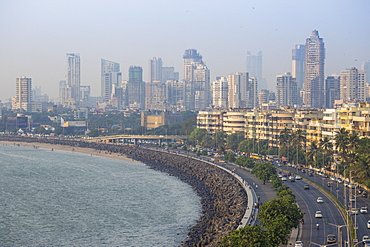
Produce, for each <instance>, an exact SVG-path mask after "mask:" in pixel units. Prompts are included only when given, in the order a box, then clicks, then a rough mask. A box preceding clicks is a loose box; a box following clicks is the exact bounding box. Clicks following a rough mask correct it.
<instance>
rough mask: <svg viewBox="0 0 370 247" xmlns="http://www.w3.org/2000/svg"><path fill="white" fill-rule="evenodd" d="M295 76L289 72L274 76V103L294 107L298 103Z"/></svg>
mask: <svg viewBox="0 0 370 247" xmlns="http://www.w3.org/2000/svg"><path fill="white" fill-rule="evenodd" d="M298 97H299V96H298V88H297V81H296V78H293V76H292V75H291V74H290V73H285V75H278V76H276V103H277V105H278V106H279V107H280V106H289V107H294V106H295V105H297V104H298Z"/></svg>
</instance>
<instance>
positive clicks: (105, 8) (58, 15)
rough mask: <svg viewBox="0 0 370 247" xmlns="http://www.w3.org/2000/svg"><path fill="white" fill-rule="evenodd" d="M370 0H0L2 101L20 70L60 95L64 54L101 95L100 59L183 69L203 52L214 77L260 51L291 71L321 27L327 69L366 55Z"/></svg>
mask: <svg viewBox="0 0 370 247" xmlns="http://www.w3.org/2000/svg"><path fill="white" fill-rule="evenodd" d="M369 13H370V0H289V1H288V0H256V1H249V0H243V1H233V0H222V1H221V0H186V1H177V0H167V1H165V0H152V1H149V0H101V1H96V0H63V1H61V0H23V1H22V0H0V41H1V43H0V54H1V61H0V68H1V69H0V85H1V90H0V100H4V99H9V98H10V97H12V96H15V81H16V78H17V77H20V76H27V77H31V78H32V82H33V87H35V86H41V87H42V93H47V94H49V95H50V96H51V97H58V85H59V81H60V80H63V79H65V75H66V65H67V61H66V53H70V52H75V53H80V56H81V85H90V86H91V90H92V96H99V95H100V59H101V58H103V59H107V60H111V61H115V62H118V63H120V64H121V71H122V72H123V79H126V78H127V75H128V69H129V66H130V65H136V66H142V67H143V69H144V75H143V76H144V78H145V80H147V74H148V70H147V68H148V60H149V59H150V58H152V57H160V58H162V61H163V63H164V66H168V67H175V69H176V71H178V72H180V79H181V78H182V74H183V59H182V56H183V54H184V51H185V50H186V49H197V50H198V52H199V53H200V54H201V55H202V56H203V60H204V61H205V63H206V64H207V66H208V68H209V69H210V71H211V80H214V78H215V77H216V76H227V75H228V74H232V73H235V72H244V71H245V70H246V52H247V51H251V52H252V54H257V52H258V51H262V52H263V70H264V71H263V74H264V77H266V78H267V80H268V83H269V86H270V89H273V90H275V77H276V75H280V74H284V73H285V72H290V71H291V53H292V49H293V48H294V46H295V44H304V43H305V40H306V38H307V37H309V36H310V34H311V32H312V30H314V29H316V30H318V31H319V35H320V37H322V38H323V39H324V42H325V48H326V61H325V72H326V75H330V74H333V73H340V71H341V70H343V69H346V68H349V67H353V66H355V67H358V68H359V67H360V65H361V62H364V61H369V60H370V14H369Z"/></svg>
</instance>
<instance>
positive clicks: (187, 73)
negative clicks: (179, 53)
mask: <svg viewBox="0 0 370 247" xmlns="http://www.w3.org/2000/svg"><path fill="white" fill-rule="evenodd" d="M183 59H184V80H187V81H193V64H194V63H202V56H201V55H200V54H199V53H198V51H197V50H195V49H189V50H185V54H184V56H183Z"/></svg>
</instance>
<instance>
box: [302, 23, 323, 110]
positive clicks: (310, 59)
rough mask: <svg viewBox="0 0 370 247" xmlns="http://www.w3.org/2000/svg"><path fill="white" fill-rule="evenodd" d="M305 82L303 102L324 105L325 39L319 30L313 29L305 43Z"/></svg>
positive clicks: (318, 105) (317, 106) (306, 104)
mask: <svg viewBox="0 0 370 247" xmlns="http://www.w3.org/2000/svg"><path fill="white" fill-rule="evenodd" d="M305 49H306V53H305V82H304V85H303V104H304V106H305V107H308V108H322V107H324V64H325V48H324V41H323V39H322V38H320V37H319V32H318V31H317V30H314V31H312V33H311V36H310V37H309V38H307V39H306V45H305Z"/></svg>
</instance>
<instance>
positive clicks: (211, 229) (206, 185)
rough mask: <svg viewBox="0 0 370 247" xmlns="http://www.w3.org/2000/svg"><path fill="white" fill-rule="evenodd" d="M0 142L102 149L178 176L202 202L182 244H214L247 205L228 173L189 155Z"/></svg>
mask: <svg viewBox="0 0 370 247" xmlns="http://www.w3.org/2000/svg"><path fill="white" fill-rule="evenodd" d="M0 141H10V142H22V143H25V142H26V143H45V144H46V143H47V144H50V145H63V146H70V147H72V148H75V149H76V150H75V151H79V150H77V149H80V148H92V149H93V150H95V151H98V150H99V151H106V154H107V155H110V154H113V153H114V154H116V155H118V156H120V154H123V155H125V156H126V157H127V158H129V159H133V160H137V161H140V162H142V163H144V164H146V165H148V166H149V167H151V168H152V169H155V170H158V171H162V172H166V173H167V174H169V175H172V176H176V177H178V178H179V179H180V180H182V181H183V182H186V183H188V184H189V185H190V186H192V187H193V189H194V190H195V191H196V193H197V195H198V196H199V197H200V198H201V205H202V216H201V218H200V219H199V220H198V221H197V223H196V225H195V226H193V227H191V228H190V229H189V233H188V238H187V239H186V241H185V242H184V243H183V246H217V243H218V242H219V241H221V240H222V237H223V236H226V235H228V234H229V233H230V232H231V231H232V230H235V229H237V227H238V226H239V223H240V221H241V220H242V218H243V216H244V212H245V209H246V208H247V196H246V192H245V191H244V189H243V188H242V186H241V185H240V183H239V182H238V181H237V180H236V179H235V178H234V177H233V176H232V175H231V174H228V173H227V172H226V171H223V170H221V169H219V168H217V167H215V166H211V165H209V164H206V163H205V162H202V161H199V160H195V159H192V158H189V157H184V156H179V155H175V154H173V153H166V152H160V151H156V150H151V149H144V148H138V147H134V146H127V145H113V144H105V143H96V142H84V141H75V140H64V139H51V138H50V139H46V138H33V137H18V136H6V137H5V136H0ZM107 157H109V156H107ZM121 158H122V156H121Z"/></svg>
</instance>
